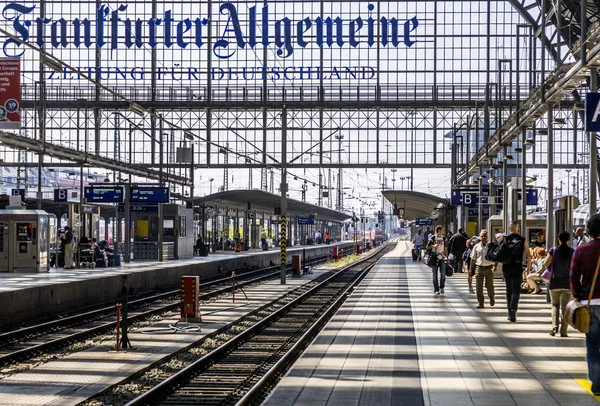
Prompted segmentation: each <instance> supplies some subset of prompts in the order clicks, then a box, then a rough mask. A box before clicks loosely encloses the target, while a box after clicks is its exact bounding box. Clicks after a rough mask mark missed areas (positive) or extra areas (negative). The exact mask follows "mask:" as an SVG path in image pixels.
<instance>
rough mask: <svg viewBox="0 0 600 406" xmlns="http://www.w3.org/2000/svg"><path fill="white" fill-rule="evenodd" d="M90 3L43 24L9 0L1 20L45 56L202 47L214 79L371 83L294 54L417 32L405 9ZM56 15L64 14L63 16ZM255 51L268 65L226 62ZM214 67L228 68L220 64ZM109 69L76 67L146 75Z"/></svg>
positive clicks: (187, 71)
mask: <svg viewBox="0 0 600 406" xmlns="http://www.w3.org/2000/svg"><path fill="white" fill-rule="evenodd" d="M90 3H92V2H87V4H88V5H89V8H87V9H85V7H83V6H80V8H79V9H78V10H79V11H74V12H73V14H72V15H60V14H55V13H53V12H52V10H51V9H48V6H47V7H46V11H45V16H44V17H43V18H42V17H37V16H36V14H38V13H39V12H40V10H39V6H38V5H36V4H35V3H34V2H32V3H27V2H22V3H21V2H13V3H9V4H7V5H5V6H4V7H3V9H2V19H4V20H5V22H6V23H7V25H8V26H9V27H11V28H12V31H13V34H14V36H15V37H16V38H18V40H21V41H28V42H31V43H32V44H35V45H36V46H38V47H44V48H45V49H46V50H47V51H48V52H53V50H57V51H60V50H64V49H72V50H73V52H78V51H83V50H85V49H89V50H94V49H100V50H104V51H106V50H108V51H110V52H111V53H110V59H112V58H113V56H115V57H116V58H118V55H119V51H122V52H130V51H136V50H148V49H158V50H174V51H175V50H186V51H189V52H190V53H192V52H194V51H198V50H202V49H205V50H207V52H210V53H211V54H212V55H211V56H212V59H213V60H214V63H213V66H212V67H211V70H210V72H209V73H210V75H211V77H212V80H264V79H268V80H280V79H282V80H322V79H333V80H336V79H337V80H341V79H343V78H348V79H372V78H373V77H374V76H375V69H374V68H373V67H371V66H368V65H360V66H333V67H330V68H328V69H324V68H323V67H321V66H316V65H310V66H309V65H306V66H302V65H298V63H300V64H302V62H300V61H301V60H302V59H305V57H302V56H301V55H300V56H299V55H298V53H299V52H300V51H302V50H317V49H325V48H328V49H332V50H333V49H338V50H341V51H344V52H350V51H352V50H358V49H361V48H362V49H379V48H381V49H393V48H396V49H400V48H405V49H408V48H411V47H412V46H413V45H414V44H415V43H416V41H417V40H416V35H417V33H416V32H415V31H416V30H417V28H418V27H419V20H418V19H417V17H416V16H412V13H411V12H409V11H407V10H406V11H402V12H401V13H400V12H399V11H394V12H391V14H392V15H386V14H387V13H383V12H381V11H379V10H377V9H376V5H375V4H371V3H364V6H361V7H360V9H358V8H355V10H354V11H353V13H352V15H351V14H350V13H349V12H346V11H341V10H343V8H340V10H338V11H334V12H331V13H330V14H331V15H328V14H327V13H325V14H322V13H320V12H318V11H315V10H312V14H311V11H309V12H305V11H304V9H303V8H301V7H295V6H294V3H296V4H298V3H300V4H301V3H302V2H290V5H289V6H288V4H287V2H286V4H285V8H282V7H283V6H282V5H281V4H283V3H280V4H279V5H277V4H266V3H260V4H256V5H254V4H251V3H250V4H248V3H239V4H234V3H232V2H223V3H220V4H219V3H215V5H214V10H213V9H212V8H213V6H212V5H211V4H212V3H209V4H208V5H207V6H206V7H204V8H200V9H198V8H196V9H194V10H195V11H191V10H190V9H189V7H188V6H187V5H186V4H183V3H182V5H181V7H180V8H181V9H179V10H175V9H174V10H171V9H164V10H157V12H156V14H154V16H150V17H149V18H148V15H145V16H141V17H140V16H136V15H135V13H136V9H135V7H136V4H133V3H132V4H127V2H119V3H113V4H110V5H109V4H100V5H99V6H97V4H98V3H93V4H90ZM149 4H150V3H149ZM163 4H166V3H163ZM190 6H191V3H190ZM165 7H169V6H168V5H166V6H165ZM277 7H279V8H277ZM208 8H211V11H208ZM84 9H85V11H83V10H84ZM61 10H62V9H61ZM198 10H202V11H198ZM315 12H316V14H315ZM305 13H306V14H305ZM61 14H64V12H63V11H61ZM282 14H283V15H282ZM394 14H395V15H394ZM286 15H287V16H286ZM361 15H362V16H361ZM18 40H16V39H14V38H7V39H5V40H4V43H2V44H1V47H2V52H3V54H4V55H5V56H8V57H20V56H22V55H23V53H24V52H25V49H26V47H25V46H23V45H22V44H20V43H19V41H18ZM261 48H262V49H268V50H269V54H271V53H272V54H274V55H269V59H270V61H268V63H269V66H246V64H240V66H231V61H233V60H234V59H236V58H232V57H234V56H235V55H236V54H238V53H240V52H242V51H244V52H247V53H250V52H252V53H257V54H258V52H259V50H260V51H261V53H262V50H261ZM355 52H356V51H355ZM293 55H294V58H292V56H293ZM338 57H339V56H338ZM363 57H364V58H366V60H368V58H367V57H366V56H364V55H363ZM252 59H254V57H253V58H252ZM294 59H299V60H298V61H296V62H289V65H288V64H285V65H284V64H282V61H284V60H285V61H288V60H289V61H293V60H294ZM103 60H104V64H106V60H105V59H104V58H103ZM219 61H228V62H227V63H224V64H223V65H221V66H219ZM130 62H131V61H130ZM238 62H239V59H238ZM365 62H366V61H365ZM313 63H314V62H313ZM291 64H294V65H293V66H291ZM110 65H111V64H106V66H92V65H90V66H78V68H79V69H80V70H82V71H83V72H84V73H86V74H88V75H90V76H92V77H93V76H94V75H95V74H96V73H98V74H99V77H100V79H111V80H121V79H122V80H144V79H147V77H148V76H149V72H148V70H147V67H143V66H141V67H140V66H139V65H138V66H136V65H135V64H134V65H133V66H114V64H112V65H113V66H110ZM157 70H158V71H157V75H158V77H157V79H158V80H165V79H166V80H168V79H172V80H178V79H177V78H179V80H181V79H184V80H186V79H187V80H190V81H191V80H195V79H197V78H198V77H200V76H202V75H204V74H205V71H204V70H203V69H201V68H200V69H199V68H197V66H194V65H190V66H183V65H177V66H173V67H165V66H159V67H158V68H157ZM325 70H326V71H325ZM170 76H172V78H170ZM49 79H62V80H72V79H73V78H72V77H71V73H70V72H68V71H67V70H65V72H64V74H57V73H54V74H53V76H52V77H49Z"/></svg>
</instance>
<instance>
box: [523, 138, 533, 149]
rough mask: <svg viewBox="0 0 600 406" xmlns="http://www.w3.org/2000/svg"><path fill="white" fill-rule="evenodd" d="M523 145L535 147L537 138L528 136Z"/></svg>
mask: <svg viewBox="0 0 600 406" xmlns="http://www.w3.org/2000/svg"><path fill="white" fill-rule="evenodd" d="M523 145H525V146H526V147H533V146H534V145H535V140H534V139H533V138H527V139H526V140H525V142H524V143H523Z"/></svg>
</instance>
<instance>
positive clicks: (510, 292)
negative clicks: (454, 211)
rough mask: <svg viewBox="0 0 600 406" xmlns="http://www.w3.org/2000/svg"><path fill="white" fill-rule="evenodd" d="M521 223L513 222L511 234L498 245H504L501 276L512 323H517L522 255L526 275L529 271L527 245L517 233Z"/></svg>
mask: <svg viewBox="0 0 600 406" xmlns="http://www.w3.org/2000/svg"><path fill="white" fill-rule="evenodd" d="M520 230H521V222H520V221H518V220H514V221H513V222H512V223H511V225H510V231H511V233H510V234H509V235H506V236H504V237H503V239H502V242H500V241H499V243H500V244H505V245H506V253H507V256H508V257H507V258H502V259H501V260H500V262H502V274H503V276H504V282H505V283H506V306H507V308H508V320H509V321H510V322H512V323H514V322H516V321H517V310H518V308H519V299H520V298H521V280H522V278H523V255H524V254H526V255H527V273H529V271H530V270H531V255H530V254H529V243H528V242H527V240H526V239H525V237H522V236H521V235H520V234H519V232H520ZM497 266H498V262H495V263H494V268H493V272H494V273H495V272H496V269H497Z"/></svg>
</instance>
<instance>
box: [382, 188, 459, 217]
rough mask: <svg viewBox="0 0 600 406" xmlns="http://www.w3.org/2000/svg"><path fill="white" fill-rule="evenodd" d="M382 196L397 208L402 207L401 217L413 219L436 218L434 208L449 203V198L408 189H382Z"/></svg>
mask: <svg viewBox="0 0 600 406" xmlns="http://www.w3.org/2000/svg"><path fill="white" fill-rule="evenodd" d="M383 196H385V198H386V199H388V200H389V201H390V203H392V206H393V205H394V204H396V205H397V206H398V208H404V216H403V218H405V219H407V220H410V221H412V220H415V219H417V218H420V219H425V218H437V217H438V214H436V209H440V208H442V207H444V206H446V207H447V206H448V205H449V204H450V200H449V199H445V198H443V197H438V196H434V195H430V194H427V193H421V192H411V191H409V190H384V191H383Z"/></svg>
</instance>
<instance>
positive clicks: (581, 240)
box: [574, 227, 590, 248]
mask: <svg viewBox="0 0 600 406" xmlns="http://www.w3.org/2000/svg"><path fill="white" fill-rule="evenodd" d="M589 241H590V236H589V235H587V234H586V233H585V232H584V230H583V227H577V230H575V243H576V244H575V246H574V247H575V248H577V247H579V246H580V245H581V244H585V243H586V242H589Z"/></svg>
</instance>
